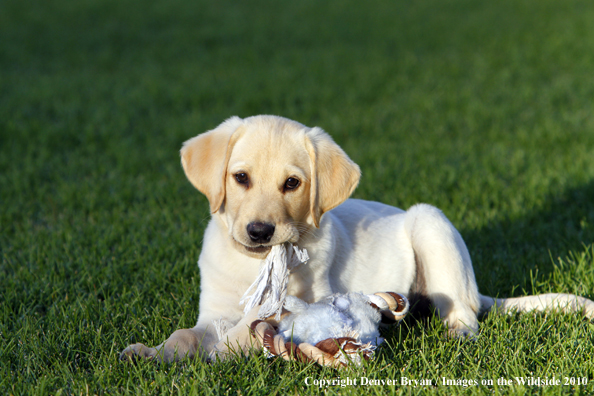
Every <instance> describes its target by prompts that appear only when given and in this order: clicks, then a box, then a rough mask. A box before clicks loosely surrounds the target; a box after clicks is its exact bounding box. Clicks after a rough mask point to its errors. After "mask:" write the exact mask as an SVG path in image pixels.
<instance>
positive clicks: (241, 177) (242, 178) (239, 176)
mask: <svg viewBox="0 0 594 396" xmlns="http://www.w3.org/2000/svg"><path fill="white" fill-rule="evenodd" d="M235 180H236V181H237V183H239V184H244V185H247V184H249V182H250V178H249V176H248V175H247V173H245V172H239V173H236V174H235Z"/></svg>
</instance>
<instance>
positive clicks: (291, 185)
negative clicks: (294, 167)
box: [285, 177, 301, 191]
mask: <svg viewBox="0 0 594 396" xmlns="http://www.w3.org/2000/svg"><path fill="white" fill-rule="evenodd" d="M300 183H301V182H300V181H299V179H295V178H294V177H289V178H288V179H287V181H285V191H289V190H294V189H296V188H297V187H299V184H300Z"/></svg>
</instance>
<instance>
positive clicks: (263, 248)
mask: <svg viewBox="0 0 594 396" xmlns="http://www.w3.org/2000/svg"><path fill="white" fill-rule="evenodd" d="M243 247H244V248H245V250H247V251H248V252H250V253H255V254H262V253H268V252H269V251H270V249H272V246H264V245H260V246H256V247H250V246H245V245H243Z"/></svg>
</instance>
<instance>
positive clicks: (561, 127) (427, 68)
mask: <svg viewBox="0 0 594 396" xmlns="http://www.w3.org/2000/svg"><path fill="white" fill-rule="evenodd" d="M593 71H594V3H592V2H591V1H590V0H566V1H562V2H561V1H555V0H540V1H529V0H502V1H497V2H476V1H470V0H448V1H443V0H426V1H400V0H397V1H375V2H371V3H365V2H360V1H351V0H345V1H340V2H338V1H310V0H304V1H298V2H278V1H276V2H275V1H260V0H256V1H250V2H244V3H239V2H227V1H224V2H197V1H181V0H168V1H164V0H163V1H161V0H155V1H150V2H149V1H140V0H102V1H99V0H84V1H66V0H52V1H41V0H26V1H25V0H4V1H2V2H0V207H1V209H0V250H1V253H0V255H1V261H0V394H15V395H20V394H23V395H25V394H26V395H28V394H169V393H171V394H184V395H185V394H199V393H212V394H233V395H235V394H277V393H278V394H283V393H290V394H317V393H319V392H320V391H321V390H320V389H319V388H317V387H315V386H309V387H308V386H306V385H305V380H306V379H307V378H308V377H309V378H310V380H313V379H316V380H321V379H330V380H332V379H337V378H338V377H340V378H341V379H346V378H350V379H360V378H361V377H366V378H369V379H373V380H381V379H384V380H385V379H396V380H400V378H401V377H407V378H411V379H432V380H433V383H434V384H435V383H436V382H437V383H438V386H432V387H418V388H414V389H407V388H405V387H402V386H400V385H397V386H388V385H386V386H382V385H378V386H358V387H357V386H348V387H330V388H327V389H322V390H325V391H327V392H329V393H355V394H358V393H372V394H373V393H378V394H380V393H382V394H383V393H396V394H420V393H424V392H427V391H429V390H432V391H433V392H434V393H437V394H443V395H449V394H458V393H464V394H468V393H470V394H473V393H474V394H482V393H485V392H491V393H496V394H499V393H506V394H507V393H510V394H565V393H576V394H590V393H593V392H594V391H593V390H594V363H592V361H591V360H590V357H591V356H593V355H594V345H593V343H594V336H593V335H592V334H594V331H593V330H594V325H593V324H591V323H589V322H588V321H586V320H584V319H582V318H581V317H580V316H579V315H558V314H550V315H532V314H527V315H517V316H496V315H488V316H486V317H484V318H483V319H482V320H481V334H480V336H479V337H478V339H477V340H476V341H474V342H468V341H462V340H455V339H447V338H445V337H444V334H445V331H444V329H443V328H442V326H441V324H440V323H439V321H437V320H433V321H430V322H429V323H426V324H425V323H415V322H411V321H408V322H406V323H405V324H403V325H402V326H400V327H399V328H396V329H393V330H392V331H391V332H390V334H389V337H388V342H387V344H386V346H385V348H384V349H383V350H382V351H381V352H380V353H379V354H378V356H377V359H376V360H375V361H373V362H372V363H370V364H369V365H368V366H365V367H362V368H354V369H348V370H345V371H341V372H338V371H334V370H330V369H323V368H319V367H316V366H303V365H299V364H291V363H286V362H283V361H273V360H266V359H265V358H264V357H262V356H257V357H253V358H251V359H248V360H243V359H237V360H234V361H230V362H223V363H219V364H213V365H207V364H204V363H202V362H186V363H183V364H173V365H162V366H159V365H154V364H152V363H146V362H143V363H140V364H138V365H136V366H135V365H130V364H123V363H120V362H119V361H118V354H119V351H121V350H122V349H123V348H124V347H125V346H126V345H128V344H129V343H132V342H140V341H142V342H145V343H146V344H158V343H160V342H161V341H163V340H164V339H165V338H166V337H167V336H168V335H169V334H170V333H171V332H172V331H174V330H175V329H178V328H182V327H191V326H193V325H194V323H195V320H196V317H197V315H198V298H199V295H200V290H199V276H200V275H199V272H198V269H197V266H196V261H197V259H198V255H199V253H200V248H201V240H202V233H203V231H204V228H205V226H206V224H207V221H208V203H207V201H206V199H205V198H204V197H202V196H201V195H200V194H199V193H198V192H197V191H195V190H194V189H193V188H192V186H191V185H190V183H189V182H188V181H187V180H186V179H185V176H184V174H183V171H182V170H181V167H180V165H179V154H178V150H179V148H180V146H181V143H182V142H183V141H184V140H186V139H188V138H190V137H192V136H194V135H196V134H198V133H200V132H203V131H206V130H208V129H210V128H213V127H214V126H216V125H217V124H218V123H220V122H222V121H223V120H224V119H226V118H228V117H230V116H232V115H238V116H241V117H246V116H250V115H255V114H267V113H268V114H278V115H283V116H286V117H289V118H292V119H296V120H298V121H300V122H302V123H304V124H306V125H310V126H314V125H318V126H320V127H322V128H324V129H325V130H327V131H328V132H329V133H330V134H332V136H333V137H334V138H335V140H336V141H337V142H338V143H339V144H340V145H341V146H343V147H344V149H345V150H346V151H347V152H348V153H349V155H350V156H351V157H352V158H353V159H354V160H355V161H356V162H357V163H358V164H359V165H360V166H361V168H362V171H363V178H362V181H361V184H360V186H359V188H358V189H357V190H356V192H355V196H356V197H357V198H364V199H370V200H379V201H383V202H385V203H388V204H392V205H395V206H399V207H403V208H406V207H409V206H410V205H412V204H414V203H416V202H427V203H431V204H434V205H436V206H438V207H440V208H441V209H442V210H443V211H444V212H445V213H446V215H447V216H448V217H449V218H450V219H451V220H452V222H453V223H454V224H455V225H456V226H457V227H458V228H459V229H460V231H461V233H462V234H463V236H464V238H465V239H466V241H467V243H468V246H469V250H470V252H471V255H472V257H473V260H474V266H475V269H476V273H477V281H478V283H479V288H480V290H481V291H482V292H483V293H487V294H491V295H499V296H512V295H514V296H518V295H525V294H531V293H542V292H549V291H554V292H575V293H579V294H582V295H584V296H589V297H590V298H592V297H594V273H593V271H594V113H593V112H594V78H592V76H593V75H594V74H593ZM516 376H521V377H529V376H533V377H542V378H544V377H549V378H551V377H553V376H556V378H562V377H566V376H567V377H576V378H577V377H579V378H581V377H586V378H588V379H589V380H590V381H592V384H590V383H589V384H588V385H586V386H573V387H572V386H555V387H550V388H542V387H536V386H527V385H526V386H523V387H522V386H504V385H501V386H498V385H497V384H496V381H497V379H498V378H505V379H511V378H513V377H516ZM442 377H445V378H447V379H460V380H462V379H472V380H474V379H477V380H479V381H480V380H481V379H485V380H489V379H492V380H494V381H495V385H493V386H482V385H478V386H472V387H470V389H468V388H465V387H463V386H442V385H439V384H441V378H442Z"/></svg>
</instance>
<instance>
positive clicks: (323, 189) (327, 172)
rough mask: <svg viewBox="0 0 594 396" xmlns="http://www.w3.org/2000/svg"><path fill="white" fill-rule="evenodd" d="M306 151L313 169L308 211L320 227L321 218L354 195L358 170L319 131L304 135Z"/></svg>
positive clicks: (325, 135)
mask: <svg viewBox="0 0 594 396" xmlns="http://www.w3.org/2000/svg"><path fill="white" fill-rule="evenodd" d="M305 148H306V149H307V151H308V153H309V158H310V164H311V169H312V177H311V180H312V181H311V197H310V211H311V215H312V218H313V221H314V224H315V226H316V227H319V226H320V218H321V217H322V215H323V214H324V213H325V212H327V211H329V210H330V209H333V208H335V207H337V206H338V205H340V204H341V203H343V202H344V201H346V199H347V198H348V197H350V195H351V194H352V193H353V191H354V190H355V187H357V184H359V178H360V177H361V170H360V169H359V166H358V165H357V164H355V163H354V162H353V161H352V160H351V159H350V158H349V157H348V155H346V153H345V152H344V151H343V150H342V149H341V148H340V146H338V145H337V144H336V143H334V141H333V140H332V138H331V137H330V136H329V135H328V134H327V133H325V132H324V131H323V130H321V129H320V128H317V127H316V128H312V129H310V130H309V131H307V132H306V133H305Z"/></svg>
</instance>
